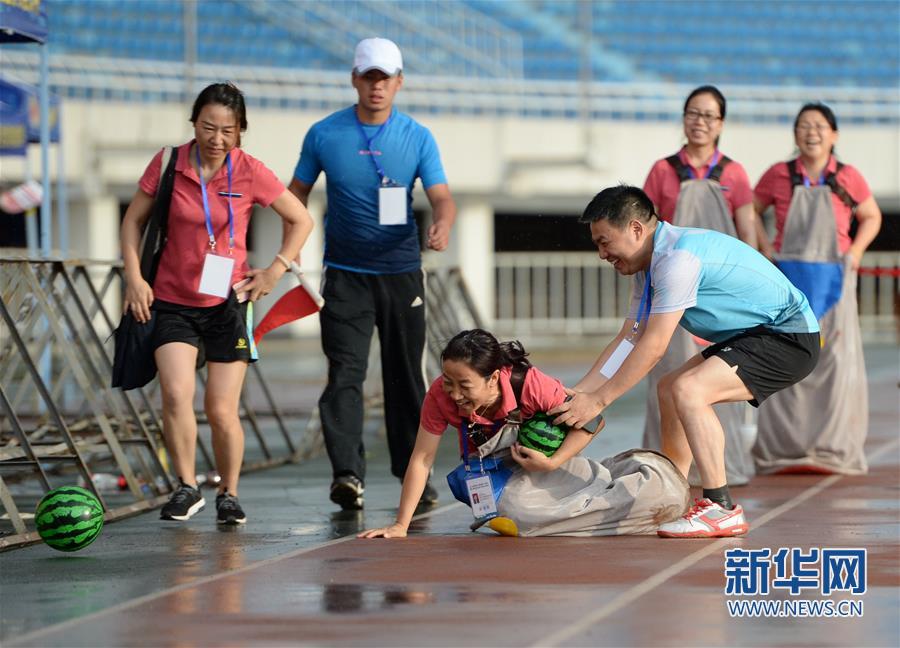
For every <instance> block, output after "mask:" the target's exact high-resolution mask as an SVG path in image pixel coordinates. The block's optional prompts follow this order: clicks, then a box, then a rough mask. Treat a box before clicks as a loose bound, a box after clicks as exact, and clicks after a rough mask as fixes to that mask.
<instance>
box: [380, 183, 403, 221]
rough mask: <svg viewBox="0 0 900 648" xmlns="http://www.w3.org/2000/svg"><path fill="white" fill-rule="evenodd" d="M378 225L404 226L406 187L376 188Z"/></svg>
mask: <svg viewBox="0 0 900 648" xmlns="http://www.w3.org/2000/svg"><path fill="white" fill-rule="evenodd" d="M378 224H379V225H406V187H379V188H378Z"/></svg>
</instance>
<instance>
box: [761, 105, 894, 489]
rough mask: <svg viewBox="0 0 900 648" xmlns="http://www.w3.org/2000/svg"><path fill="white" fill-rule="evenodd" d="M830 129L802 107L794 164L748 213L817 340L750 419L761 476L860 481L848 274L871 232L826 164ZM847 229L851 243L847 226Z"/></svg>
mask: <svg viewBox="0 0 900 648" xmlns="http://www.w3.org/2000/svg"><path fill="white" fill-rule="evenodd" d="M837 139H838V127H837V119H836V118H835V116H834V113H833V112H832V111H831V109H830V108H829V107H828V106H825V105H824V104H819V103H812V104H807V105H805V106H803V107H802V108H801V109H800V112H799V113H798V114H797V118H796V119H795V120H794V141H795V143H796V145H797V149H798V150H799V156H797V157H796V158H794V159H792V160H790V161H788V162H778V163H776V164H774V165H773V166H772V167H770V168H769V170H768V171H766V172H765V174H763V177H762V178H761V179H760V181H759V183H758V184H757V185H756V189H755V190H754V199H753V203H754V206H755V208H756V211H757V212H758V213H759V214H762V213H763V212H764V211H765V210H766V209H767V208H768V207H770V206H771V207H773V208H774V211H775V231H776V235H775V241H774V243H771V242H770V241H769V238H768V236H767V235H766V233H765V231H764V229H763V228H762V226H761V225H759V226H758V236H759V249H760V251H761V252H762V253H763V254H765V255H766V256H768V257H769V258H770V259H772V260H773V261H775V263H777V264H778V266H779V267H780V268H781V269H782V271H783V272H784V273H785V274H786V275H787V276H788V278H789V279H790V280H791V281H792V282H793V283H794V285H796V286H797V287H798V288H800V289H801V290H802V291H803V292H804V293H805V294H806V297H807V299H809V302H810V305H811V306H812V308H813V311H814V312H815V314H816V317H817V318H818V320H819V327H820V328H821V331H822V352H821V354H820V356H819V364H818V366H817V367H816V368H815V370H814V371H813V372H812V373H811V374H810V375H809V376H807V377H806V378H805V379H804V380H803V381H801V382H799V383H797V384H796V385H794V386H793V387H790V388H789V389H785V390H783V391H781V392H779V393H777V394H775V395H774V396H773V397H772V398H770V399H769V400H768V401H766V403H765V404H764V405H763V406H762V407H761V408H760V410H759V426H758V427H759V432H758V439H757V443H756V446H755V447H754V449H753V456H754V459H755V460H756V466H757V470H758V471H759V472H761V473H806V472H816V473H842V474H861V473H865V472H866V471H867V470H868V466H867V464H866V458H865V454H864V453H863V444H864V442H865V439H866V431H867V428H868V422H869V415H868V410H869V400H868V389H867V384H866V368H865V363H864V360H863V348H862V339H861V336H860V331H859V314H858V310H857V304H856V273H857V269H858V268H859V263H860V260H861V259H862V255H863V253H864V252H865V250H866V248H867V247H868V246H869V244H870V243H871V242H872V240H873V239H874V238H875V236H877V234H878V231H879V229H881V210H880V209H879V208H878V205H877V203H876V202H875V199H874V198H873V197H872V193H871V191H870V190H869V187H868V185H867V184H866V181H865V180H864V179H863V177H862V175H860V173H859V171H857V170H856V169H855V168H853V167H852V166H850V165H848V164H842V163H840V162H838V161H837V159H836V158H835V156H834V145H835V143H836V142H837ZM854 218H855V219H856V221H857V223H858V227H857V230H856V236H855V237H853V238H851V236H850V224H851V221H852V220H853V219H854Z"/></svg>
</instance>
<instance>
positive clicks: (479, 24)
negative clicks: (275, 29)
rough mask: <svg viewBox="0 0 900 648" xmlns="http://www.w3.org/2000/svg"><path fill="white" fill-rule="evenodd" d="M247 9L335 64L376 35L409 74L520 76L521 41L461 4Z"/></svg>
mask: <svg viewBox="0 0 900 648" xmlns="http://www.w3.org/2000/svg"><path fill="white" fill-rule="evenodd" d="M246 6H247V7H248V8H249V9H250V10H251V11H253V12H254V13H255V14H256V15H257V16H259V17H260V18H263V19H265V20H268V21H270V22H272V23H275V24H277V25H278V26H280V27H282V28H284V29H288V30H290V31H291V32H292V33H293V34H294V35H295V36H297V37H298V38H303V39H305V40H307V41H309V42H313V43H315V44H316V46H318V47H320V48H322V49H324V50H326V51H329V52H331V53H332V54H334V55H335V56H336V57H337V58H339V59H345V58H347V52H348V51H350V48H352V47H353V45H354V44H355V43H356V42H357V41H359V40H361V39H363V38H367V37H369V36H374V35H379V36H384V37H386V38H390V39H392V40H394V41H396V42H397V43H398V44H399V45H400V48H401V49H402V50H403V52H404V57H403V58H404V60H405V62H406V67H407V71H408V72H412V73H419V74H445V75H446V74H450V75H455V76H476V77H494V78H497V77H500V78H521V77H522V37H521V36H520V35H519V34H518V33H517V32H515V31H514V30H511V29H508V28H506V27H504V26H503V25H502V24H501V23H500V22H498V21H497V20H495V19H493V18H491V17H490V16H488V15H486V14H483V13H481V12H480V11H476V10H475V9H472V8H471V7H468V6H466V5H465V4H463V3H460V2H448V1H447V0H394V1H392V2H347V1H344V2H340V3H335V2H302V3H289V2H271V0H253V2H249V3H247V5H246ZM348 68H349V66H348Z"/></svg>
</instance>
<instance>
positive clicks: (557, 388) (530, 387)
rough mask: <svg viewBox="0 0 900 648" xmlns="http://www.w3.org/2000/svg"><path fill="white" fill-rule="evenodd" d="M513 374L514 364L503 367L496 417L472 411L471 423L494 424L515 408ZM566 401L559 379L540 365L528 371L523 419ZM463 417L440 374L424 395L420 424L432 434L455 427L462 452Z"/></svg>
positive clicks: (524, 393) (524, 387)
mask: <svg viewBox="0 0 900 648" xmlns="http://www.w3.org/2000/svg"><path fill="white" fill-rule="evenodd" d="M511 373H512V367H503V368H502V369H500V393H501V401H500V407H499V409H498V410H497V412H496V413H495V414H494V418H493V419H487V418H484V417H483V416H478V415H477V414H473V415H472V417H471V419H467V420H470V422H472V423H481V424H484V425H492V424H494V423H496V422H501V421H503V419H505V418H506V415H507V414H509V413H510V412H511V411H512V410H514V409H515V408H516V396H515V394H513V389H512V385H510V384H509V377H510V374H511ZM564 400H566V390H565V388H564V387H563V385H562V383H561V382H559V380H557V379H556V378H551V377H550V376H548V375H547V374H545V373H543V372H542V371H541V370H540V369H538V368H537V367H532V368H531V369H530V370H529V371H528V373H527V374H526V376H525V382H524V384H523V385H522V402H521V403H520V404H519V406H520V409H521V413H522V420H527V419H530V418H531V417H532V416H534V415H535V413H536V412H546V411H547V410H549V409H552V408H554V407H556V406H557V405H559V404H560V403H562V402H563V401H564ZM464 416H465V414H463V413H462V412H460V411H459V408H458V407H457V406H456V403H454V402H453V399H451V398H450V396H449V395H447V394H446V393H444V377H443V376H439V377H438V378H437V379H436V380H435V381H434V382H433V383H431V387H429V388H428V393H427V394H425V401H424V402H423V403H422V414H421V416H420V419H419V425H421V426H422V427H423V428H424V429H425V430H426V431H428V432H430V433H431V434H437V435H439V436H440V435H442V434H443V433H444V430H446V429H447V426H453V427H454V428H455V429H456V431H457V432H456V433H457V436H458V437H459V451H460V454H462V437H461V436H460V433H459V424H460V422H461V421H462V420H463V417H464Z"/></svg>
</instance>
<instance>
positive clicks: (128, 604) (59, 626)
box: [4, 502, 462, 646]
mask: <svg viewBox="0 0 900 648" xmlns="http://www.w3.org/2000/svg"><path fill="white" fill-rule="evenodd" d="M460 506H462V504H461V503H460V502H454V503H452V504H447V505H445V506H439V507H438V508H436V509H434V510H431V511H427V512H425V513H420V514H419V515H416V516H414V517H413V518H412V521H413V522H414V521H416V520H424V519H427V518H430V517H435V516H437V515H441V514H443V513H446V512H447V511H452V510H453V509H455V508H458V507H460ZM355 538H356V534H355V533H353V534H350V535H346V536H342V537H340V538H335V539H334V540H328V541H327V542H323V543H320V544H317V545H313V546H311V547H304V548H302V549H295V550H293V551H289V552H288V553H286V554H281V555H279V556H272V557H271V558H266V559H265V560H260V561H259V562H255V563H251V564H249V565H245V566H244V567H239V568H238V569H234V570H231V571H227V572H220V573H218V574H210V575H209V576H203V577H202V578H198V579H196V580H192V581H190V582H188V583H182V584H181V585H176V586H174V587H169V588H167V589H163V590H159V591H157V592H152V593H150V594H145V595H144V596H139V597H138V598H135V599H131V600H129V601H124V602H122V603H118V604H116V605H113V606H110V607H108V608H103V609H102V610H97V611H96V612H92V613H91V614H87V615H85V616H81V617H77V618H74V619H69V620H67V621H61V622H60V623H56V624H54V625H51V626H47V627H46V628H41V629H40V630H34V631H32V632H29V633H28V634H25V635H22V636H21V637H18V638H16V639H11V640H10V641H8V642H4V645H5V646H18V645H22V644H27V643H29V642H32V641H34V640H36V639H40V638H42V637H46V636H47V635H51V634H54V633H57V632H61V631H64V630H68V629H69V628H72V627H74V626H77V625H80V624H82V623H90V622H92V621H96V620H97V619H100V618H102V617H104V616H107V615H110V614H116V613H118V612H123V611H125V610H128V609H130V608H133V607H137V606H139V605H143V604H144V603H149V602H150V601H155V600H156V599H160V598H163V597H166V596H168V595H169V594H175V593H177V592H183V591H184V590H189V589H192V588H194V587H199V586H201V585H206V584H207V583H213V582H215V581H217V580H222V579H223V578H229V577H231V576H237V575H240V574H245V573H247V572H250V571H253V570H254V569H259V568H260V567H266V566H267V565H272V564H274V563H277V562H280V561H282V560H288V559H290V558H295V557H296V556H302V555H303V554H305V553H310V552H312V551H316V550H317V549H324V548H325V547H332V546H334V545H338V544H341V543H343V542H347V541H348V540H354V539H355Z"/></svg>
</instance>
